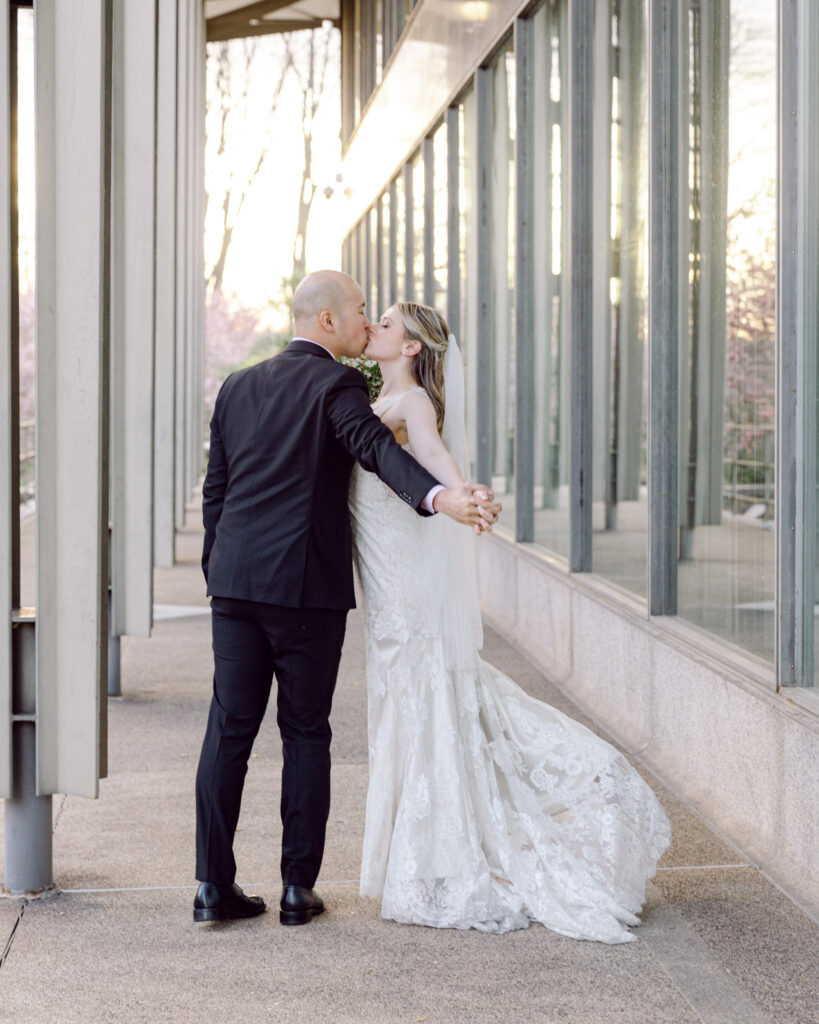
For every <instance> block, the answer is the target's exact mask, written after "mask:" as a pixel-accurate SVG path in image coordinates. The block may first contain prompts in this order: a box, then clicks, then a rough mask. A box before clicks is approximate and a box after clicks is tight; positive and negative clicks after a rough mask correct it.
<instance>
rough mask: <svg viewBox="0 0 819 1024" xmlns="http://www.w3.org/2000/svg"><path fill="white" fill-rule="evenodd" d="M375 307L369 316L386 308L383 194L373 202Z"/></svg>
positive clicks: (377, 313) (379, 313)
mask: <svg viewBox="0 0 819 1024" xmlns="http://www.w3.org/2000/svg"><path fill="white" fill-rule="evenodd" d="M375 237H376V246H375V309H373V310H371V311H370V317H373V316H380V315H381V313H382V312H383V311H384V309H386V306H385V305H384V303H385V301H386V298H387V297H386V295H385V294H384V200H383V195H381V196H379V197H378V199H377V200H376V202H375Z"/></svg>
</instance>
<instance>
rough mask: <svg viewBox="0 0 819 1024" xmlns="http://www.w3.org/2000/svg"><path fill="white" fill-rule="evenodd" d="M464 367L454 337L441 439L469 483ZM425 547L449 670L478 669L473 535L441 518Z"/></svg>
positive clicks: (446, 369) (478, 623)
mask: <svg viewBox="0 0 819 1024" xmlns="http://www.w3.org/2000/svg"><path fill="white" fill-rule="evenodd" d="M464 378H465V374H464V363H463V358H462V357H461V352H460V349H459V348H458V344H457V342H456V341H455V338H454V336H453V335H451V334H450V336H449V345H448V347H447V351H446V356H445V359H444V426H443V430H442V431H441V440H442V441H443V443H444V446H445V447H446V449H447V451H448V452H449V453H450V455H451V456H452V457H453V458H454V459H455V461H456V462H457V464H458V468H459V469H460V471H461V474H462V476H463V477H464V479H465V480H468V479H469V457H468V452H467V444H466V393H465V380H464ZM429 526H430V527H431V529H429V530H428V536H429V543H428V544H427V545H426V546H425V547H426V550H425V552H424V562H425V567H426V572H427V574H428V576H427V587H426V593H427V594H429V595H430V599H431V600H433V601H435V602H436V607H435V609H434V614H435V616H436V617H437V616H440V619H439V621H440V624H441V627H440V634H441V636H442V637H445V638H446V656H447V661H448V664H447V667H448V668H451V669H473V668H475V666H476V664H477V655H478V651H479V650H480V649H481V648H482V647H483V626H482V624H481V609H480V601H479V597H478V575H477V569H476V560H475V554H476V552H475V544H476V543H479V538H477V537H476V536H475V535H474V533H472V532H471V531H470V530H467V529H465V528H464V527H463V526H461V525H459V524H458V523H455V522H453V520H451V519H450V518H449V517H448V516H436V517H435V519H434V520H433V522H432V523H430V524H429Z"/></svg>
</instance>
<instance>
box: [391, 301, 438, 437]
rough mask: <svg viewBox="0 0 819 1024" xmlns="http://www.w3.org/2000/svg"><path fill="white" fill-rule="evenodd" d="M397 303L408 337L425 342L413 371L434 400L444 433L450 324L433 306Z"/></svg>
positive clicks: (414, 362) (422, 344)
mask: <svg viewBox="0 0 819 1024" xmlns="http://www.w3.org/2000/svg"><path fill="white" fill-rule="evenodd" d="M397 305H398V313H399V315H400V317H401V321H402V323H403V324H404V332H405V334H406V336H407V338H408V339H409V340H411V341H420V342H421V351H420V352H419V353H418V355H417V356H416V357H415V358H414V359H413V361H412V373H413V376H414V377H415V379H416V380H417V381H418V383H419V384H420V385H421V387H422V388H423V389H424V391H426V393H427V394H428V395H429V397H430V400H431V401H432V405H433V407H434V409H435V417H436V419H437V421H438V433H439V434H440V433H441V430H442V428H443V425H444V356H445V355H446V350H447V348H448V347H449V326H448V325H447V322H446V320H444V318H443V317H442V316H441V314H440V313H439V312H438V311H437V310H436V309H433V308H432V306H422V305H421V304H420V303H418V302H399V303H398V304H397Z"/></svg>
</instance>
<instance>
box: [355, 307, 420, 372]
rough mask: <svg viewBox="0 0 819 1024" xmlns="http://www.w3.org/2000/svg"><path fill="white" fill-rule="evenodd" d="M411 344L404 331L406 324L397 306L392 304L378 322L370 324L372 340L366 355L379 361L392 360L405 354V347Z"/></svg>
mask: <svg viewBox="0 0 819 1024" xmlns="http://www.w3.org/2000/svg"><path fill="white" fill-rule="evenodd" d="M408 344H410V343H409V342H408V339H407V337H406V334H405V332H404V324H403V321H402V320H401V317H400V315H399V313H398V310H397V308H396V307H395V306H390V308H389V309H388V310H387V312H386V313H384V314H383V315H382V316H381V318H380V319H379V321H378V323H375V324H371V325H370V340H369V342H368V343H367V347H366V348H365V349H364V355H365V356H367V357H368V358H370V359H377V360H378V361H379V363H385V362H390V361H391V360H393V359H399V358H400V357H401V356H403V355H405V354H406V353H405V352H404V348H405V347H406V346H407V345H408Z"/></svg>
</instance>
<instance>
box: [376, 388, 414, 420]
mask: <svg viewBox="0 0 819 1024" xmlns="http://www.w3.org/2000/svg"><path fill="white" fill-rule="evenodd" d="M413 391H423V393H424V394H426V391H424V389H423V388H422V387H414V388H407V390H406V391H399V392H398V394H397V395H390V396H389V398H385V399H384V401H383V402H382V401H381V400H380V399H379V400H378V401H377V402H376V403H375V405H374V406H373V412H376V410H377V412H376V415H378V416H383V415H384V413H385V412H387V410H388V409H391V408H392V407H393V406H394V405H395V403H396V402H397V401H398V399H399V398H403V397H404V395H409V394H411V393H412V392H413Z"/></svg>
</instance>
